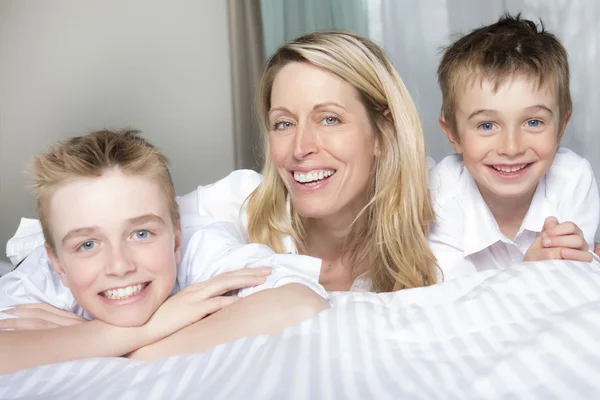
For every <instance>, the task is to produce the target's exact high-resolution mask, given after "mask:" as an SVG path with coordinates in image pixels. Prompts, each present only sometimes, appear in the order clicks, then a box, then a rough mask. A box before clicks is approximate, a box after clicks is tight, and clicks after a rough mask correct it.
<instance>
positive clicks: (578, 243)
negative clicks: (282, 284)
mask: <svg viewBox="0 0 600 400" xmlns="http://www.w3.org/2000/svg"><path fill="white" fill-rule="evenodd" d="M542 243H543V245H544V247H566V248H570V249H575V250H582V251H586V252H587V251H588V250H589V245H588V244H587V242H586V241H585V239H584V238H583V237H582V236H579V235H574V234H572V235H566V236H552V237H547V238H544V239H543V240H542Z"/></svg>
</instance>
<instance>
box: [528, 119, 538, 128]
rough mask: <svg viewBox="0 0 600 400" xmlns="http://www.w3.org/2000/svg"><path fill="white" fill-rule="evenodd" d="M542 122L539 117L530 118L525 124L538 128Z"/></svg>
mask: <svg viewBox="0 0 600 400" xmlns="http://www.w3.org/2000/svg"><path fill="white" fill-rule="evenodd" d="M541 124H542V121H540V120H539V119H530V120H529V121H527V126H528V127H530V128H538V127H539V126H540V125H541Z"/></svg>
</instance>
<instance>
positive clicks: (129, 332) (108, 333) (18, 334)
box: [0, 321, 151, 374]
mask: <svg viewBox="0 0 600 400" xmlns="http://www.w3.org/2000/svg"><path fill="white" fill-rule="evenodd" d="M149 342H151V338H150V337H149V335H147V334H146V333H145V332H144V329H141V328H120V327H115V326H112V325H108V324H105V323H103V322H100V321H90V322H85V323H81V324H77V325H72V326H65V327H60V328H53V329H44V330H28V331H0V374H7V373H10V372H15V371H19V370H22V369H26V368H32V367H35V366H39V365H44V364H51V363H56V362H62V361H71V360H76V359H81V358H87V357H118V356H121V355H123V354H127V353H129V352H131V351H133V350H135V349H137V348H139V347H141V346H144V345H145V344H147V343H149Z"/></svg>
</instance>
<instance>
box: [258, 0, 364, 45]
mask: <svg viewBox="0 0 600 400" xmlns="http://www.w3.org/2000/svg"><path fill="white" fill-rule="evenodd" d="M369 1H370V0H261V8H262V10H261V11H262V19H263V29H264V36H265V55H266V56H267V57H269V56H270V55H271V54H273V52H274V51H275V50H276V49H277V47H279V45H281V44H282V43H284V42H286V41H288V40H292V39H295V38H296V37H298V36H300V35H303V34H305V33H309V32H314V31H318V30H323V29H341V30H346V31H350V32H354V33H358V34H359V35H363V36H366V35H367V31H368V28H367V6H368V3H369Z"/></svg>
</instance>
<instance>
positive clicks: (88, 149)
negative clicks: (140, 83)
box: [31, 130, 179, 251]
mask: <svg viewBox="0 0 600 400" xmlns="http://www.w3.org/2000/svg"><path fill="white" fill-rule="evenodd" d="M113 168H118V169H120V170H121V171H122V172H123V173H125V174H132V175H143V176H148V177H151V178H154V179H156V181H157V183H158V184H159V185H160V186H161V187H162V190H163V192H164V195H165V198H166V200H167V202H168V207H169V211H170V215H171V220H172V222H173V226H174V228H175V229H176V230H179V207H178V205H177V201H176V197H175V188H174V186H173V181H172V180H171V175H170V173H169V167H168V160H167V158H166V157H165V156H164V155H163V154H162V153H161V152H160V151H159V150H158V149H157V148H156V147H155V146H154V145H152V144H151V143H150V142H148V141H147V140H145V139H143V138H141V137H140V136H139V132H138V131H135V130H122V131H109V130H101V131H96V132H92V133H89V134H87V135H84V136H77V137H72V138H69V139H67V140H64V141H62V142H59V143H57V144H56V145H54V146H52V147H51V148H50V149H49V150H48V151H47V152H45V153H39V154H37V155H36V156H35V158H34V159H33V162H32V164H31V170H32V171H31V172H32V176H33V187H34V190H35V197H36V200H37V212H38V217H39V219H40V223H41V224H42V229H43V231H44V238H45V239H46V244H47V245H48V246H50V248H51V249H53V250H54V251H56V248H55V246H54V242H53V241H52V235H51V234H50V232H51V231H50V226H49V220H48V207H49V205H50V200H51V198H52V195H53V194H54V192H55V191H56V189H57V188H59V187H60V186H62V185H64V184H66V183H68V182H69V181H71V180H74V179H77V178H91V177H100V176H102V175H103V174H104V173H105V172H106V171H107V170H110V169H113Z"/></svg>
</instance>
